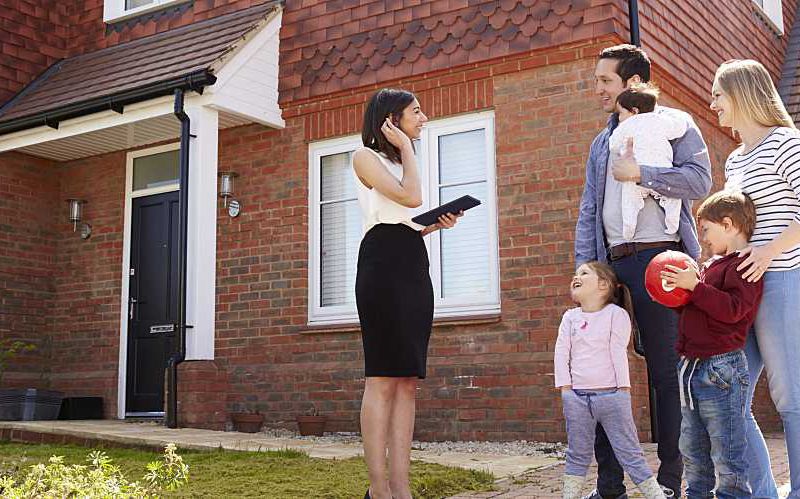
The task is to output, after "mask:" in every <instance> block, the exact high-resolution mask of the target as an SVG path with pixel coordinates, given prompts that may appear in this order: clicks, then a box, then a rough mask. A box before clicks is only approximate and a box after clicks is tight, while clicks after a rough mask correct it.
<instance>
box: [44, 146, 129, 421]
mask: <svg viewBox="0 0 800 499" xmlns="http://www.w3.org/2000/svg"><path fill="white" fill-rule="evenodd" d="M59 177H60V184H61V187H60V192H59V193H58V198H59V199H58V201H59V203H58V206H57V208H58V210H57V215H56V216H57V218H56V220H57V229H58V234H57V240H56V247H57V254H56V258H55V264H56V272H55V273H54V283H53V286H54V300H53V308H52V312H51V315H50V321H51V324H52V329H53V346H54V352H55V354H54V357H53V366H54V367H53V374H52V384H53V387H54V388H56V389H59V390H63V391H65V392H67V393H68V394H69V395H71V396H102V397H104V399H105V400H104V402H105V414H106V416H108V417H113V416H115V415H116V402H117V398H116V397H117V369H118V361H119V320H120V315H119V314H120V308H119V307H120V285H121V278H122V276H121V268H122V267H121V262H122V225H123V207H124V204H125V153H124V152H120V153H113V154H107V155H103V156H96V157H93V158H88V159H84V160H78V161H73V162H68V163H63V164H61V165H60V168H59ZM69 197H77V198H81V199H85V200H87V201H88V203H87V204H86V205H85V206H84V220H86V221H87V222H89V223H90V224H91V225H92V231H93V232H92V236H91V238H90V239H88V240H82V239H81V238H80V237H79V235H78V234H77V233H74V232H73V231H72V226H71V225H69V224H68V223H66V221H65V216H66V215H65V213H66V203H63V202H62V201H61V200H62V199H66V198H69ZM62 205H63V206H62Z"/></svg>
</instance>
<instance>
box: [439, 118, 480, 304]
mask: <svg viewBox="0 0 800 499" xmlns="http://www.w3.org/2000/svg"><path fill="white" fill-rule="evenodd" d="M438 141H439V144H438V151H439V155H438V156H439V157H438V162H439V186H438V187H439V202H440V203H446V202H448V201H452V200H453V199H456V198H459V197H461V196H463V195H465V194H469V195H471V196H472V197H475V198H477V199H479V200H481V201H482V204H481V205H479V206H477V207H476V208H473V209H471V210H469V213H468V214H467V216H464V217H463V218H462V219H461V220H459V222H458V225H457V226H456V229H455V230H448V231H444V232H442V233H441V237H440V245H441V252H440V255H441V256H440V258H441V262H440V265H441V272H440V275H441V293H442V296H441V298H445V299H450V298H457V297H475V296H476V295H486V294H488V293H489V292H490V282H491V281H490V278H491V272H490V267H489V265H490V257H489V250H490V248H489V241H490V239H489V238H488V237H487V234H488V232H489V210H488V209H487V204H486V200H487V197H486V194H487V189H486V183H487V165H486V159H487V155H486V130H485V129H482V128H481V129H478V130H471V131H468V132H460V133H453V134H448V135H440V136H439V137H438Z"/></svg>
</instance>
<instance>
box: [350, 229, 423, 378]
mask: <svg viewBox="0 0 800 499" xmlns="http://www.w3.org/2000/svg"><path fill="white" fill-rule="evenodd" d="M428 265H429V263H428V251H427V249H426V248H425V243H424V242H423V241H422V236H421V235H420V233H419V232H418V231H416V230H414V229H412V228H411V227H408V226H407V225H404V224H378V225H376V226H374V227H372V228H371V229H370V230H369V231H368V232H367V233H366V234H365V235H364V239H363V240H362V241H361V247H360V248H359V251H358V272H357V274H356V305H357V307H358V318H359V321H360V322H361V341H362V343H363V345H364V373H365V376H367V377H370V376H387V377H418V378H424V377H425V366H426V363H427V360H428V340H429V339H430V336H431V324H432V323H433V287H432V286H431V278H430V275H429V274H428Z"/></svg>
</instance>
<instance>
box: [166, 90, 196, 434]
mask: <svg viewBox="0 0 800 499" xmlns="http://www.w3.org/2000/svg"><path fill="white" fill-rule="evenodd" d="M183 95H184V91H183V89H181V88H178V89H175V116H176V117H177V118H178V120H179V121H180V122H181V152H180V184H179V186H180V187H179V191H178V223H179V224H180V226H179V229H178V230H179V232H178V245H179V246H178V269H179V270H178V271H179V274H178V324H177V326H178V328H177V329H178V334H177V340H178V344H177V345H176V348H175V349H174V352H173V353H172V355H171V356H170V357H169V360H168V361H167V383H166V385H167V393H166V398H167V404H166V406H167V407H166V420H167V421H166V422H167V427H168V428H177V427H178V364H180V363H181V362H183V361H184V359H185V358H186V329H187V328H190V327H191V326H187V325H186V249H187V244H186V241H187V234H188V225H189V223H188V222H189V203H188V201H189V138H190V130H189V125H190V120H189V115H187V114H186V111H185V110H184V108H183Z"/></svg>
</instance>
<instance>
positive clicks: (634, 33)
mask: <svg viewBox="0 0 800 499" xmlns="http://www.w3.org/2000/svg"><path fill="white" fill-rule="evenodd" d="M628 14H629V19H630V30H631V44H633V45H636V46H637V47H641V46H642V40H641V38H640V37H639V2H638V1H637V0H628ZM652 380H653V377H652V376H651V374H650V368H649V367H648V368H647V388H648V393H649V398H650V435H651V440H652V441H653V442H654V443H655V442H658V400H657V399H656V389H655V387H654V386H653V381H652Z"/></svg>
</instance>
